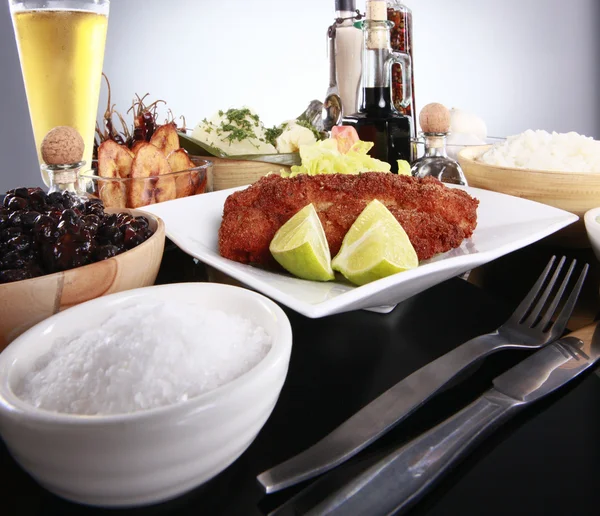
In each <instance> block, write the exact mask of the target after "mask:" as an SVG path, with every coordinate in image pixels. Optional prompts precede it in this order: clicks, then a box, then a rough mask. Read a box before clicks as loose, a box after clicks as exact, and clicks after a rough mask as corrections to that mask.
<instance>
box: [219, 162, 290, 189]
mask: <svg viewBox="0 0 600 516" xmlns="http://www.w3.org/2000/svg"><path fill="white" fill-rule="evenodd" d="M208 159H210V161H212V162H213V167H212V169H211V170H209V172H208V174H209V177H208V190H209V191H213V192H216V191H217V190H226V189H227V188H234V187H236V186H244V185H249V184H252V183H254V182H255V181H258V180H259V179H260V178H261V177H263V176H266V175H267V174H270V173H273V174H279V173H280V172H281V171H282V170H285V171H286V172H289V170H290V168H291V167H288V166H287V165H278V164H275V163H266V162H264V161H247V160H237V159H229V158H217V157H215V156H210V157H209V158H208Z"/></svg>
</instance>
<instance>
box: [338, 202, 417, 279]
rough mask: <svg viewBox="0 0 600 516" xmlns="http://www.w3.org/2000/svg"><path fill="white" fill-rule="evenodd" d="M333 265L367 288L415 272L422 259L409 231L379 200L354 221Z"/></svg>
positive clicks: (347, 276)
mask: <svg viewBox="0 0 600 516" xmlns="http://www.w3.org/2000/svg"><path fill="white" fill-rule="evenodd" d="M331 265H332V267H333V269H334V270H336V271H340V272H341V273H342V274H343V275H344V276H345V277H346V278H347V279H348V280H349V281H351V282H352V283H355V284H356V285H364V284H365V283H369V282H371V281H375V280H378V279H381V278H384V277H386V276H390V275H391V274H396V273H397V272H402V271H406V270H409V269H414V268H415V267H417V266H418V265H419V259H418V257H417V253H416V252H415V249H414V247H413V246H412V244H411V243H410V240H409V239H408V235H407V234H406V231H404V229H403V228H402V226H401V225H400V223H399V222H398V221H397V220H396V218H395V217H394V216H393V215H392V214H391V213H390V212H389V210H388V209H387V208H386V207H385V205H383V204H382V203H381V202H379V201H378V200H376V199H375V200H373V201H371V202H370V203H369V205H368V206H367V207H366V208H365V209H364V210H363V211H362V213H361V214H360V215H359V216H358V218H357V219H356V220H355V221H354V224H352V227H351V228H350V229H349V231H348V233H346V236H345V237H344V241H343V242H342V247H341V248H340V252H339V253H338V254H337V256H336V257H335V258H334V259H333V262H332V263H331Z"/></svg>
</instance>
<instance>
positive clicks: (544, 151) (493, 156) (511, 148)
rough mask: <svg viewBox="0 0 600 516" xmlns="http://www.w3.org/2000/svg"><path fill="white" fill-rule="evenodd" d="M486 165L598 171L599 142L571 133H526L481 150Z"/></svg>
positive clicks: (481, 157)
mask: <svg viewBox="0 0 600 516" xmlns="http://www.w3.org/2000/svg"><path fill="white" fill-rule="evenodd" d="M479 160H480V161H482V162H484V163H487V164H488V165H497V166H501V167H510V168H528V169H532V170H552V171H559V172H600V141H597V140H594V139H592V138H588V137H586V136H582V135H580V134H577V133H574V132H571V133H552V134H550V133H548V132H546V131H532V130H528V131H525V132H524V133H521V134H519V135H517V136H509V137H508V138H507V139H506V140H505V141H504V142H501V143H497V144H495V145H494V146H492V147H491V148H490V149H488V150H487V151H485V152H484V153H483V154H482V155H481V156H480V157H479Z"/></svg>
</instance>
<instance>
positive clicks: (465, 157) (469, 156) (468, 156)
mask: <svg viewBox="0 0 600 516" xmlns="http://www.w3.org/2000/svg"><path fill="white" fill-rule="evenodd" d="M490 147H492V145H476V146H472V147H466V148H464V149H462V150H461V151H459V153H458V160H459V162H460V161H461V160H462V161H464V162H465V163H468V164H472V165H476V166H479V167H483V168H489V169H491V170H498V171H510V172H519V173H523V174H550V175H554V176H559V175H560V176H565V177H589V176H600V172H564V171H561V170H540V169H535V168H519V167H507V166H504V165H490V164H489V163H484V162H482V161H478V160H477V159H476V158H475V156H474V155H473V153H474V152H476V151H477V152H478V154H479V155H480V154H483V152H484V151H485V150H487V149H489V148H490ZM461 165H462V163H461Z"/></svg>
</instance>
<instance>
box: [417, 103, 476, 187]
mask: <svg viewBox="0 0 600 516" xmlns="http://www.w3.org/2000/svg"><path fill="white" fill-rule="evenodd" d="M419 124H420V125H421V129H422V131H423V136H424V138H425V155H424V156H423V157H422V158H419V159H418V160H417V161H415V163H414V164H413V166H412V168H411V170H410V172H411V174H412V175H413V176H414V177H418V178H424V177H427V176H433V177H435V178H436V179H439V180H440V181H442V182H444V183H452V184H455V185H463V186H468V185H467V180H466V178H465V174H464V173H463V171H462V168H461V167H460V165H459V164H458V162H457V161H455V160H453V159H452V158H449V157H448V154H447V153H446V136H447V135H448V130H449V129H450V111H449V110H448V109H447V108H446V107H445V106H443V105H442V104H438V103H432V104H427V105H426V106H425V107H424V108H423V109H422V110H421V113H420V114H419Z"/></svg>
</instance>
